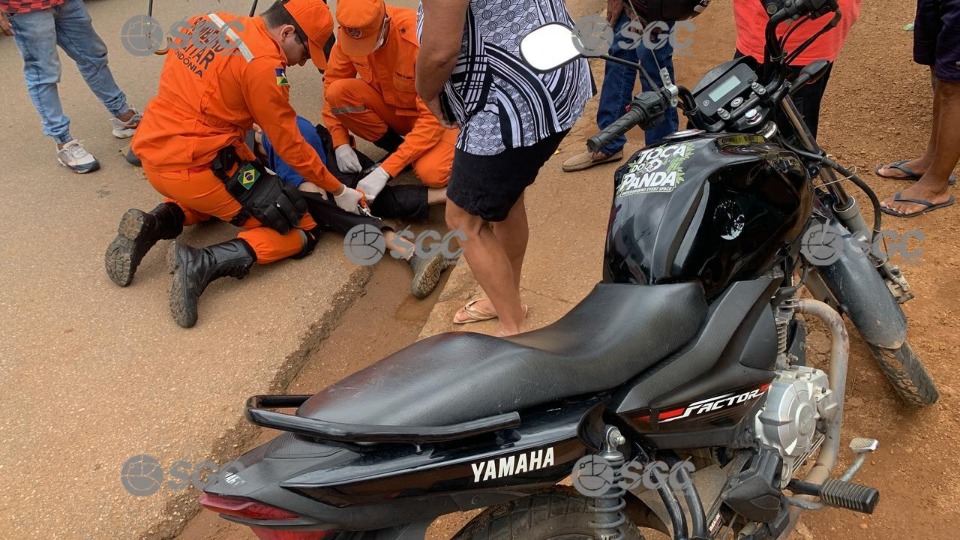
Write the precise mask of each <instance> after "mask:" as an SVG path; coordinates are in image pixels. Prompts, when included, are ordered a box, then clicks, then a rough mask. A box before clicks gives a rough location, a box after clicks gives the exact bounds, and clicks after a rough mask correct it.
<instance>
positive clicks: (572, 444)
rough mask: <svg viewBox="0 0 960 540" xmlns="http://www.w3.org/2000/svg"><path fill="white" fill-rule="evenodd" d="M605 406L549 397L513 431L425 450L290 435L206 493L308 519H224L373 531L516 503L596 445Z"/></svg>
mask: <svg viewBox="0 0 960 540" xmlns="http://www.w3.org/2000/svg"><path fill="white" fill-rule="evenodd" d="M605 408H606V402H605V400H601V399H599V398H596V397H593V398H590V399H586V398H585V399H584V400H583V401H578V402H573V403H570V402H566V403H563V404H560V403H557V404H552V405H550V406H547V407H543V408H540V409H537V410H533V411H523V412H521V417H522V422H521V425H520V426H519V427H517V428H515V429H509V430H503V431H500V432H497V433H496V434H487V435H483V436H478V437H475V438H473V439H467V440H462V441H456V442H451V443H441V444H431V445H423V446H421V447H419V448H417V447H415V446H413V445H407V444H378V445H372V446H365V447H353V446H350V445H346V446H331V445H330V444H328V443H316V442H312V441H309V440H307V439H304V438H302V437H294V435H293V434H285V435H282V436H281V437H282V439H281V438H278V439H277V440H275V441H273V442H271V443H267V444H265V445H263V446H261V447H259V448H257V449H254V450H253V451H251V452H250V453H248V454H246V455H245V456H243V457H242V458H241V459H240V463H241V465H242V467H243V468H242V470H241V471H239V472H238V473H237V474H236V475H235V477H231V478H230V480H229V481H225V480H220V479H218V480H217V481H215V482H214V483H213V484H211V485H210V486H208V487H207V488H206V489H205V490H204V491H206V492H208V493H212V494H214V495H223V496H232V497H244V498H248V499H254V500H257V501H260V502H263V503H265V504H268V505H271V506H274V507H277V508H282V509H285V510H290V511H292V512H296V513H297V514H299V515H300V516H301V519H300V520H296V521H294V522H281V521H245V520H238V519H236V518H231V517H229V516H224V517H226V518H227V519H230V520H231V521H237V522H241V523H243V524H245V525H252V526H257V527H264V528H274V529H290V528H299V529H306V530H316V529H322V530H348V531H375V530H379V529H389V528H393V527H399V526H402V525H404V524H409V523H413V522H417V521H432V520H433V519H434V518H436V517H438V516H441V515H444V514H448V513H453V512H461V511H465V510H472V509H476V508H483V507H487V506H491V505H496V504H502V503H505V502H509V501H511V500H514V499H518V498H520V497H524V496H527V495H529V494H531V493H533V492H535V491H538V490H541V489H544V488H546V487H549V486H552V485H554V484H556V483H557V482H559V481H560V480H562V479H563V478H565V477H567V476H568V475H569V474H570V473H571V471H572V470H573V464H574V462H576V461H577V460H578V459H579V458H581V457H582V456H584V455H586V454H587V453H588V452H589V453H593V452H596V451H597V450H598V443H599V441H594V440H591V438H590V436H589V435H588V434H590V433H602V429H600V428H599V427H596V426H597V424H598V423H600V422H602V420H601V415H602V414H603V411H604V410H605ZM278 443H279V444H278ZM418 450H419V451H418ZM521 456H523V457H522V459H523V463H524V466H523V467H521ZM548 456H549V458H548ZM548 459H549V465H547V463H548ZM537 462H539V463H537ZM521 469H526V470H521ZM517 471H521V472H517ZM291 525H293V527H291Z"/></svg>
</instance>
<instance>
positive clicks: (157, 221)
mask: <svg viewBox="0 0 960 540" xmlns="http://www.w3.org/2000/svg"><path fill="white" fill-rule="evenodd" d="M184 219H185V218H184V215H183V210H182V209H181V208H180V207H179V206H177V205H176V204H174V203H169V202H167V203H163V204H160V205H159V206H157V207H156V208H154V209H153V210H151V211H150V213H149V214H148V213H146V212H144V211H142V210H137V209H136V208H131V209H130V210H127V212H126V213H125V214H123V217H122V218H120V227H118V230H117V237H116V238H115V239H114V240H113V242H111V243H110V246H109V247H107V253H106V255H105V256H104V263H105V265H106V269H107V276H109V277H110V280H111V281H113V282H114V283H116V284H117V285H119V286H121V287H126V286H127V285H129V284H130V282H131V281H133V274H134V273H135V272H136V271H137V266H139V265H140V261H141V260H143V256H144V255H146V254H147V252H148V251H150V248H152V247H153V245H154V244H156V243H157V241H158V240H172V239H174V238H176V237H177V236H180V233H181V232H183V221H184Z"/></svg>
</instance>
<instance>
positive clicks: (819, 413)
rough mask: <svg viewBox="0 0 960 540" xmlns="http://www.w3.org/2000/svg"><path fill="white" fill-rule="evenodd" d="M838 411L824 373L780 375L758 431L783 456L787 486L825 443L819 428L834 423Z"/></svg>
mask: <svg viewBox="0 0 960 540" xmlns="http://www.w3.org/2000/svg"><path fill="white" fill-rule="evenodd" d="M838 410H839V403H837V399H836V396H835V395H834V393H833V391H832V390H830V381H829V379H828V378H827V374H826V373H824V372H823V371H822V370H819V369H814V368H810V367H805V366H791V367H790V368H788V369H785V370H780V371H778V372H777V378H776V379H775V380H774V381H773V382H772V383H770V388H769V390H768V391H767V402H766V404H765V405H764V407H763V410H761V411H760V414H759V415H757V423H756V427H757V433H758V434H759V435H760V439H761V441H763V443H764V444H768V445H770V446H773V447H774V448H777V449H778V450H779V451H780V455H781V456H783V475H782V478H783V485H784V486H786V484H787V483H788V482H789V481H790V479H791V478H792V477H793V475H794V473H795V472H796V471H797V469H799V468H800V467H801V466H802V465H803V464H804V463H805V462H806V460H807V458H809V457H810V455H811V454H812V453H813V452H814V451H815V450H816V449H817V448H818V447H819V446H820V443H821V442H823V434H822V433H823V432H824V429H823V428H822V426H821V429H818V428H817V424H818V423H819V422H820V421H828V420H831V419H833V417H834V416H835V415H836V414H837V411H838ZM781 487H782V486H781Z"/></svg>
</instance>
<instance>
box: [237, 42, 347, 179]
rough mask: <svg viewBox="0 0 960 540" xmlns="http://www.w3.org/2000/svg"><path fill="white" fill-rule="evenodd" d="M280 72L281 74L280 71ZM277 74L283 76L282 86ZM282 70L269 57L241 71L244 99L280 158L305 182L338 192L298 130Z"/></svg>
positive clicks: (318, 158)
mask: <svg viewBox="0 0 960 540" xmlns="http://www.w3.org/2000/svg"><path fill="white" fill-rule="evenodd" d="M281 70H283V71H281ZM280 75H283V80H282V82H283V83H284V84H281V80H280ZM285 83H286V71H285V67H284V66H282V65H280V64H279V63H278V62H277V61H276V60H274V59H270V58H255V59H254V60H252V61H251V62H250V63H249V64H247V66H246V69H245V70H244V72H243V81H242V84H241V89H242V92H243V99H244V101H246V103H247V107H248V108H249V109H250V113H251V115H252V116H253V119H254V120H255V121H256V122H257V124H259V125H260V127H261V128H263V131H264V133H266V134H267V137H269V138H270V142H271V143H272V144H273V147H274V149H276V151H277V154H278V155H279V156H280V158H281V159H282V160H283V161H284V162H286V163H287V165H290V166H291V167H292V168H293V169H294V170H296V171H297V172H298V173H300V174H301V175H303V177H304V178H306V179H307V181H308V182H311V183H313V184H316V185H317V186H319V187H321V188H323V189H325V190H327V191H332V192H335V191H338V190H339V189H340V186H341V183H340V181H339V180H337V177H335V176H334V175H333V174H332V173H331V172H330V171H329V170H327V168H326V167H325V166H324V165H323V162H322V161H320V156H319V155H317V152H316V150H314V149H313V147H312V146H310V145H309V144H308V143H307V141H306V140H304V138H303V136H302V135H301V134H300V130H299V129H298V127H297V112H296V111H295V110H294V109H293V106H291V105H290V87H289V86H287V85H286V84H285Z"/></svg>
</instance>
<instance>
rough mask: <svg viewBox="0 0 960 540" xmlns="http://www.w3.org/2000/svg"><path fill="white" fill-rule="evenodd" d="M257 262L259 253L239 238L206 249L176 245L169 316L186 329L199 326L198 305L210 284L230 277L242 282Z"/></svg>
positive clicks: (174, 247) (174, 245) (174, 246)
mask: <svg viewBox="0 0 960 540" xmlns="http://www.w3.org/2000/svg"><path fill="white" fill-rule="evenodd" d="M255 262H257V255H256V253H254V251H253V249H252V248H251V247H250V245H249V244H247V243H246V242H244V241H243V240H241V239H239V238H237V239H234V240H230V241H229V242H221V243H219V244H214V245H212V246H210V247H205V248H203V249H196V248H192V247H190V246H185V245H183V244H181V243H179V242H176V243H174V244H173V285H172V286H171V287H170V313H171V314H172V315H173V318H174V319H175V320H176V321H177V324H179V325H180V326H182V327H184V328H190V327H192V326H193V325H195V324H197V301H198V300H199V299H200V295H201V294H203V291H204V289H206V288H207V285H209V284H210V282H211V281H213V280H215V279H217V278H222V277H227V276H233V277H235V278H237V279H243V276H245V275H247V272H249V271H250V267H251V266H253V263H255Z"/></svg>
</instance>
